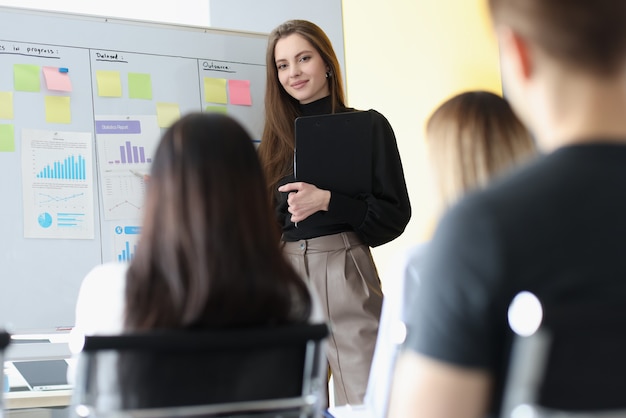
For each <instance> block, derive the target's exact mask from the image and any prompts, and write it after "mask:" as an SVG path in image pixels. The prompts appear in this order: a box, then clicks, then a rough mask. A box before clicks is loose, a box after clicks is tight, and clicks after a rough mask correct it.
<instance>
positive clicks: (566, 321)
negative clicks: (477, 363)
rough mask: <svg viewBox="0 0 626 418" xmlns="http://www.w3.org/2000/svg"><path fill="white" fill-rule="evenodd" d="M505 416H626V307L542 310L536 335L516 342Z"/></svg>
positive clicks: (608, 305)
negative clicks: (528, 412) (518, 412)
mask: <svg viewBox="0 0 626 418" xmlns="http://www.w3.org/2000/svg"><path fill="white" fill-rule="evenodd" d="M509 370H510V371H509V376H508V382H507V385H506V388H505V396H504V406H503V415H504V416H507V417H509V416H512V415H515V413H514V411H515V410H516V409H517V408H518V407H521V408H524V409H528V408H532V409H533V413H534V414H535V416H553V415H555V414H558V415H559V416H565V414H571V415H572V416H576V415H580V414H584V415H585V416H596V415H595V414H601V415H602V416H612V415H615V414H617V415H616V416H626V304H623V303H619V304H615V303H606V304H601V303H593V304H589V303H586V304H576V303H572V304H569V305H563V304H560V305H555V306H550V305H547V306H543V319H542V322H541V326H540V328H539V329H538V331H537V332H535V333H534V334H532V335H530V336H526V337H522V336H517V337H516V340H515V341H514V344H513V350H512V357H511V367H510V369H509Z"/></svg>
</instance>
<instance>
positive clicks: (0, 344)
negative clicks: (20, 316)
mask: <svg viewBox="0 0 626 418" xmlns="http://www.w3.org/2000/svg"><path fill="white" fill-rule="evenodd" d="M10 343H11V334H9V333H8V332H6V331H0V364H1V365H2V380H0V394H1V395H0V418H3V417H4V393H5V392H6V391H7V390H8V388H5V387H4V385H5V383H6V382H5V375H4V351H5V350H6V348H7V347H8V346H9V344H10Z"/></svg>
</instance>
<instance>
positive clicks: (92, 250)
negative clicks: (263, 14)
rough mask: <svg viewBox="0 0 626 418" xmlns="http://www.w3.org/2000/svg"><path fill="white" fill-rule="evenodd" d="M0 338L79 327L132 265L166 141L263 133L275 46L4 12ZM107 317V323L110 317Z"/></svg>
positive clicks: (261, 38)
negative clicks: (123, 265) (183, 124)
mask: <svg viewBox="0 0 626 418" xmlns="http://www.w3.org/2000/svg"><path fill="white" fill-rule="evenodd" d="M0 21H1V22H2V25H0V175H1V176H2V180H1V181H0V196H2V198H1V200H0V202H1V204H0V327H6V328H8V329H9V330H11V331H13V332H28V331H31V330H32V331H35V330H36V331H49V330H58V329H65V328H68V327H71V326H72V325H73V322H74V307H75V303H76V298H77V295H78V290H79V287H80V283H81V281H82V279H83V277H84V276H85V275H86V273H87V272H88V271H89V270H90V269H91V268H93V267H94V266H95V265H97V264H100V263H103V262H108V261H119V262H127V261H128V260H130V259H132V256H133V254H134V245H135V244H136V242H137V238H138V235H139V233H140V231H141V225H140V219H141V213H142V203H143V193H144V184H143V179H142V178H141V175H142V174H143V173H147V172H148V170H149V168H150V162H151V158H152V155H153V152H154V150H155V148H156V145H157V143H158V139H159V137H160V135H161V134H162V133H163V132H164V131H165V129H167V127H168V126H170V125H171V123H173V121H175V120H176V119H177V118H178V117H180V116H181V115H184V114H185V113H187V112H191V111H218V112H224V113H227V114H229V115H231V116H232V117H234V118H235V119H237V120H239V121H240V122H241V123H242V124H243V125H244V126H245V127H246V129H247V130H248V132H249V133H250V134H251V135H252V137H253V138H254V139H255V140H259V139H260V137H261V132H262V127H263V100H264V93H265V73H266V71H265V70H266V69H265V49H266V45H267V35H265V34H258V33H244V32H233V31H220V30H213V29H209V28H202V27H189V26H179V25H167V24H160V23H151V22H139V21H131V20H122V19H110V18H104V17H97V16H86V15H73V14H66V13H54V12H41V11H32V10H25V9H18V8H8V7H0ZM103 315H106V312H103Z"/></svg>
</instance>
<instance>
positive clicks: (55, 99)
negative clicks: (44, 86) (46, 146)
mask: <svg viewBox="0 0 626 418" xmlns="http://www.w3.org/2000/svg"><path fill="white" fill-rule="evenodd" d="M45 102H46V122H48V123H71V122H72V112H71V108H70V98H69V96H46V99H45Z"/></svg>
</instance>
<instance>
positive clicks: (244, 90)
mask: <svg viewBox="0 0 626 418" xmlns="http://www.w3.org/2000/svg"><path fill="white" fill-rule="evenodd" d="M228 96H229V98H230V104H234V105H242V106H252V97H251V96H250V80H228Z"/></svg>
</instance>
